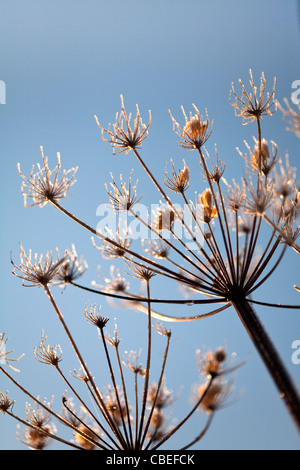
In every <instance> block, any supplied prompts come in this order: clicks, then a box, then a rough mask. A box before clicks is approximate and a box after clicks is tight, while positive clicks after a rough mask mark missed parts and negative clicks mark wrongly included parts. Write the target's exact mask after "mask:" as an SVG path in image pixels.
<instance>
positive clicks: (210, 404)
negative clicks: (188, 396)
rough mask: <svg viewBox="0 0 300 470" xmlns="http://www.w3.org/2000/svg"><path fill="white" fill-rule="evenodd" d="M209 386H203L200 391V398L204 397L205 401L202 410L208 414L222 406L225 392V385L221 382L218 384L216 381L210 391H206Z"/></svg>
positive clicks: (201, 404)
mask: <svg viewBox="0 0 300 470" xmlns="http://www.w3.org/2000/svg"><path fill="white" fill-rule="evenodd" d="M206 388H207V385H205V384H204V385H201V386H200V387H199V389H198V395H199V397H202V396H203V399H202V401H201V403H200V408H201V409H202V410H203V411H205V412H207V413H211V412H212V411H215V410H216V409H217V408H219V407H220V405H221V400H220V398H221V396H222V392H223V385H222V384H221V382H217V381H216V380H215V381H214V382H213V383H212V384H211V385H210V386H209V388H208V390H207V391H206Z"/></svg>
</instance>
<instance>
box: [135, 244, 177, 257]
mask: <svg viewBox="0 0 300 470" xmlns="http://www.w3.org/2000/svg"><path fill="white" fill-rule="evenodd" d="M141 245H142V248H143V250H144V251H145V252H146V253H149V254H150V255H151V256H153V257H154V258H157V259H166V258H168V254H169V251H170V246H169V245H167V244H166V243H165V242H164V241H162V240H160V239H158V240H142V241H141Z"/></svg>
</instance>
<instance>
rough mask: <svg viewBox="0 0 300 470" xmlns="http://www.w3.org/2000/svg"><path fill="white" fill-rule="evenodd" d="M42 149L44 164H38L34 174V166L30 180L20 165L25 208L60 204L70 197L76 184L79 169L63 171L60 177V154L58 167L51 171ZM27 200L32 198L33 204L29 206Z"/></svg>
mask: <svg viewBox="0 0 300 470" xmlns="http://www.w3.org/2000/svg"><path fill="white" fill-rule="evenodd" d="M40 149H41V154H42V160H43V164H42V165H40V164H39V163H37V168H38V171H37V172H35V173H34V165H33V167H32V169H31V173H30V176H29V178H27V177H26V176H25V175H24V174H23V173H22V172H21V166H20V163H18V171H19V174H20V176H21V177H22V178H23V180H24V181H23V182H22V186H21V192H22V194H23V197H24V206H25V207H32V206H36V205H39V206H40V207H44V206H45V205H46V204H47V203H48V202H53V203H55V202H58V201H59V200H60V199H64V198H66V197H68V195H67V193H68V191H69V189H70V188H71V187H72V186H73V184H74V183H75V182H76V180H75V174H76V172H77V169H78V167H76V168H71V169H70V170H63V173H62V175H61V176H60V175H59V173H60V169H61V160H60V153H57V165H56V167H55V168H53V170H50V168H49V165H48V158H47V157H45V156H44V151H43V147H41V148H40ZM27 198H31V199H32V201H33V203H32V204H28V203H27Z"/></svg>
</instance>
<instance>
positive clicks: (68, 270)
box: [56, 244, 88, 287]
mask: <svg viewBox="0 0 300 470" xmlns="http://www.w3.org/2000/svg"><path fill="white" fill-rule="evenodd" d="M65 257H66V262H65V263H63V264H62V266H61V268H60V270H59V271H58V273H57V276H56V279H57V281H58V282H59V281H60V282H61V286H62V287H66V285H67V284H69V283H70V282H74V281H76V279H78V278H80V277H81V276H82V275H83V274H84V273H85V272H86V271H87V269H88V264H87V262H86V260H85V259H84V258H83V257H82V256H81V257H80V258H79V257H78V255H77V252H76V249H75V246H74V244H73V245H72V251H70V250H67V251H66V253H65ZM58 258H59V252H58Z"/></svg>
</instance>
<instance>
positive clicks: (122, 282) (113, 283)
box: [92, 265, 129, 293]
mask: <svg viewBox="0 0 300 470" xmlns="http://www.w3.org/2000/svg"><path fill="white" fill-rule="evenodd" d="M109 271H110V278H106V277H103V276H100V274H99V277H101V278H102V279H103V281H104V284H97V282H96V281H92V285H93V286H94V287H96V288H98V289H100V290H102V291H103V292H108V293H115V292H126V291H127V290H128V289H129V282H127V281H126V279H125V278H124V277H122V276H121V274H120V270H119V269H118V268H115V266H113V265H111V266H110V269H109Z"/></svg>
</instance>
